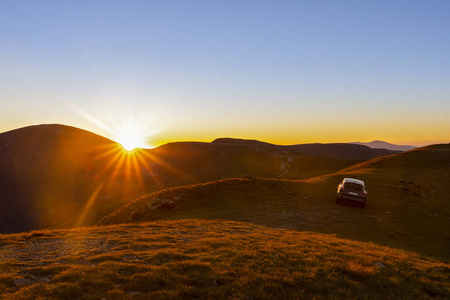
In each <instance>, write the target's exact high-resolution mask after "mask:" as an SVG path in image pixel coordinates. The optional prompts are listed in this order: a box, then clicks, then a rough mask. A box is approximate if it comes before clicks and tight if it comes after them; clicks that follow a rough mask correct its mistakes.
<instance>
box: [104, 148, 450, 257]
mask: <svg viewBox="0 0 450 300" xmlns="http://www.w3.org/2000/svg"><path fill="white" fill-rule="evenodd" d="M448 170H450V146H449V145H437V146H432V147H425V148H421V149H418V150H413V151H409V152H405V153H401V154H396V155H391V156H387V157H384V158H378V159H374V160H371V161H367V162H363V163H361V164H358V165H355V166H353V167H350V168H348V169H345V170H342V171H339V172H337V173H332V174H329V175H323V176H320V177H315V178H312V179H308V180H302V181H295V180H279V179H263V178H256V179H253V180H249V179H226V180H219V181H215V182H211V183H207V184H198V185H191V186H184V187H177V188H172V189H167V190H163V191H160V192H157V193H153V194H149V195H145V196H142V197H140V198H138V199H136V200H135V201H133V202H131V203H129V204H128V205H126V206H124V207H122V208H121V209H119V210H117V211H115V212H114V213H112V214H110V215H109V216H107V217H105V218H104V219H103V220H102V221H101V222H100V224H121V223H135V222H147V221H151V220H177V219H208V220H211V219H224V220H233V221H242V222H250V223H254V224H260V225H265V226H270V227H274V228H289V229H296V230H302V231H315V232H320V233H329V234H336V235H337V236H339V237H341V238H345V239H352V240H357V241H367V242H374V243H376V244H378V245H381V246H389V247H393V248H399V249H403V250H408V251H413V252H417V253H419V254H422V255H426V256H430V257H434V258H437V259H440V260H442V261H446V262H449V261H450V242H449V241H450V232H449V231H448V228H450V218H449V216H450V201H449V195H450V185H449V182H450V172H448ZM344 177H355V178H360V179H363V180H364V181H365V182H366V184H367V185H368V186H369V188H368V193H369V197H368V202H367V206H366V209H359V208H355V207H352V206H345V205H336V203H335V200H336V189H337V185H338V183H339V182H340V181H341V180H342V178H344Z"/></svg>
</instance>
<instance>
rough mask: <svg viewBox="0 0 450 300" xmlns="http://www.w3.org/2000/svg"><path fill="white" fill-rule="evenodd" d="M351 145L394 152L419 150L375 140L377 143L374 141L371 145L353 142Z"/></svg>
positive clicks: (413, 147)
mask: <svg viewBox="0 0 450 300" xmlns="http://www.w3.org/2000/svg"><path fill="white" fill-rule="evenodd" d="M350 144H356V145H364V146H368V147H370V148H373V149H388V150H393V151H408V150H412V149H415V148H417V147H415V146H408V145H395V144H391V143H387V142H383V141H378V140H375V141H372V142H369V143H361V142H353V143H350Z"/></svg>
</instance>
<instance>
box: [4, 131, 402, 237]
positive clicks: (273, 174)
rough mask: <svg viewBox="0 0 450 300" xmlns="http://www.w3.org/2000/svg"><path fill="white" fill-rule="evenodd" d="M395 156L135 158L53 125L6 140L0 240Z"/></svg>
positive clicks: (142, 154) (294, 150)
mask: <svg viewBox="0 0 450 300" xmlns="http://www.w3.org/2000/svg"><path fill="white" fill-rule="evenodd" d="M393 153H397V152H396V151H391V150H385V149H371V148H369V147H367V146H364V145H354V144H304V145H292V146H279V145H273V144H269V143H264V142H259V141H254V140H240V139H228V138H225V139H217V140H215V141H213V142H212V143H203V142H175V143H169V144H165V145H162V146H160V147H158V148H155V149H141V150H139V151H138V152H137V153H136V154H134V155H130V154H127V153H126V152H124V151H123V149H122V147H121V146H120V145H119V144H117V143H115V142H113V141H111V140H109V139H106V138H104V137H101V136H98V135H96V134H93V133H91V132H88V131H85V130H81V129H79V128H75V127H70V126H65V125H58V124H51V125H37V126H29V127H24V128H20V129H16V130H12V131H8V132H4V133H1V134H0V233H1V232H3V233H4V232H18V231H27V230H32V229H40V228H61V227H73V226H81V225H90V224H95V223H96V222H97V221H98V220H100V219H101V218H102V217H103V216H105V215H107V214H108V213H110V212H112V211H114V210H115V209H117V208H119V207H121V206H122V205H124V204H126V203H128V202H129V201H131V200H132V199H134V198H136V197H137V196H139V195H142V194H146V193H151V192H155V191H159V190H162V189H165V188H170V187H175V186H180V185H187V184H196V183H204V182H209V181H213V180H220V179H224V178H236V177H242V176H244V175H246V174H250V176H255V177H264V178H283V179H305V178H309V177H313V176H317V175H322V174H328V173H330V172H335V171H338V170H341V169H344V168H347V167H349V166H351V165H354V164H355V163H359V162H361V161H364V160H367V159H371V158H375V157H380V156H385V155H390V154H393Z"/></svg>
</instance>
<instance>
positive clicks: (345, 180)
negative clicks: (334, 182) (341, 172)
mask: <svg viewBox="0 0 450 300" xmlns="http://www.w3.org/2000/svg"><path fill="white" fill-rule="evenodd" d="M345 182H350V183H356V184H360V185H362V186H364V181H362V180H359V179H354V178H344V183H345Z"/></svg>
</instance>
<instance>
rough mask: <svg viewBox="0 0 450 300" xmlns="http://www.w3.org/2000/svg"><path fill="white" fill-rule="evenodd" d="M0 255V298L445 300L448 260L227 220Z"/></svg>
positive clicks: (167, 225) (74, 239) (18, 241)
mask: <svg viewBox="0 0 450 300" xmlns="http://www.w3.org/2000/svg"><path fill="white" fill-rule="evenodd" d="M0 257H1V263H0V270H1V273H0V274H1V275H0V297H1V298H3V299H102V298H106V299H213V298H214V299H229V298H232V299H273V298H288V299H310V298H315V299H329V298H340V299H355V298H358V299H368V298H378V299H388V298H392V299H399V298H401V299H427V298H436V297H437V298H448V297H450V292H449V288H450V287H449V282H450V278H449V277H450V265H449V264H447V263H443V262H439V261H436V260H433V259H429V258H424V257H421V256H419V255H417V254H414V253H410V252H405V251H401V250H395V249H391V248H387V247H381V246H377V245H375V244H373V243H363V242H356V241H349V240H344V239H340V238H337V237H335V236H333V235H326V234H319V233H313V232H299V231H294V230H286V229H273V228H269V227H265V226H260V225H254V224H249V223H242V222H233V221H221V220H215V221H205V220H178V221H159V222H152V223H142V224H128V225H114V226H103V227H94V228H79V229H72V230H58V231H35V232H30V233H22V234H13V235H0ZM380 264H382V267H378V266H377V265H380Z"/></svg>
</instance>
